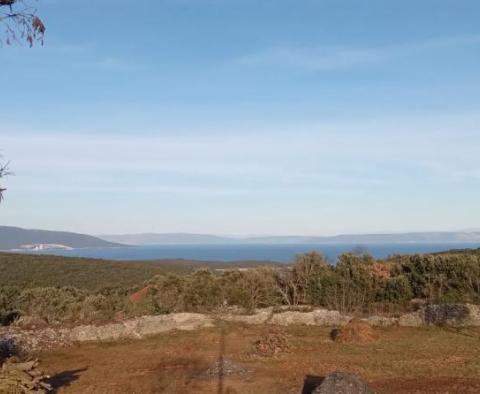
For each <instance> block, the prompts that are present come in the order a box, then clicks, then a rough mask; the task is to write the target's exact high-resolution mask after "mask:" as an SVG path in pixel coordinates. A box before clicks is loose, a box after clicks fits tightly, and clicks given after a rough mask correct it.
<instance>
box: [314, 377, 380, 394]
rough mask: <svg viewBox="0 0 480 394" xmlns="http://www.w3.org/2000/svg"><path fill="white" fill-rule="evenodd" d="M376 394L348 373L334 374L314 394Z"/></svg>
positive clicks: (326, 378)
mask: <svg viewBox="0 0 480 394" xmlns="http://www.w3.org/2000/svg"><path fill="white" fill-rule="evenodd" d="M339 393H341V394H375V391H373V389H371V388H370V387H369V386H368V385H367V384H366V383H365V382H363V381H362V380H361V379H360V378H359V377H358V376H357V375H354V374H352V373H347V372H334V373H332V374H330V375H328V376H327V377H325V379H324V380H323V382H322V383H321V384H320V386H318V387H317V388H316V389H315V390H313V392H312V394H339Z"/></svg>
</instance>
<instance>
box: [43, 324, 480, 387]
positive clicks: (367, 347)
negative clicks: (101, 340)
mask: <svg viewBox="0 0 480 394" xmlns="http://www.w3.org/2000/svg"><path fill="white" fill-rule="evenodd" d="M221 332H222V331H221V330H220V329H218V328H212V329H205V330H201V331H196V332H171V333H167V334H163V335H159V336H156V337H153V338H150V339H147V340H141V341H128V342H120V343H113V344H89V345H82V346H78V347H75V348H70V349H62V350H58V351H55V352H53V353H44V354H41V355H39V356H40V357H41V360H42V367H43V368H45V369H46V370H47V371H48V372H49V373H50V374H51V375H56V376H55V377H54V379H53V381H52V382H53V384H54V385H56V386H57V387H58V392H59V393H85V394H86V393H103V394H108V393H142V394H143V393H198V394H202V393H215V392H222V393H246V394H249V393H251V394H253V393H262V394H273V393H299V392H301V388H302V386H303V384H304V380H305V378H306V376H307V375H312V376H325V375H326V374H328V373H330V372H333V371H335V370H344V371H351V372H354V373H357V374H359V375H360V376H361V377H362V378H363V379H365V380H366V381H367V382H368V383H369V384H370V385H372V386H373V387H374V388H375V389H377V390H378V392H379V393H457V392H461V393H479V392H480V346H479V338H480V330H479V329H475V330H446V329H440V328H422V329H407V328H391V329H381V330H377V332H378V340H377V341H376V342H372V343H366V344H361V345H359V344H353V343H348V344H343V343H337V342H333V341H331V340H330V339H329V332H330V329H328V328H322V327H289V328H285V329H284V332H285V334H287V335H288V338H289V342H290V343H291V345H292V346H291V351H290V352H289V353H281V354H278V356H277V357H275V358H270V359H262V358H258V357H254V356H252V352H251V349H252V345H253V344H254V343H255V341H257V340H259V339H260V338H262V335H264V333H265V328H264V327H254V326H244V325H238V324H236V325H227V326H226V328H225V330H224V331H223V332H224V333H225V335H224V336H222V335H221ZM220 349H224V351H223V353H224V356H225V357H228V359H230V360H232V361H233V362H234V363H235V364H236V365H239V366H241V367H244V368H245V369H247V370H251V371H253V372H252V373H249V374H243V375H235V374H233V375H228V376H226V377H224V379H219V378H218V377H212V376H208V374H206V373H205V372H206V371H207V370H208V369H209V368H210V367H211V366H212V365H214V364H215V362H216V361H217V360H218V358H219V353H220ZM219 389H220V390H221V391H220V390H219Z"/></svg>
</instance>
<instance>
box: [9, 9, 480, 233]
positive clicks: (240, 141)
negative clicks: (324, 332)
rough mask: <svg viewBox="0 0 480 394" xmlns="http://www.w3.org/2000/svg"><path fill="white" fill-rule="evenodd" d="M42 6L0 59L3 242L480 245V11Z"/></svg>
mask: <svg viewBox="0 0 480 394" xmlns="http://www.w3.org/2000/svg"><path fill="white" fill-rule="evenodd" d="M134 3H135V6H132V4H133V3H132V2H131V1H126V0H96V1H95V2H92V1H91V0H75V1H73V0H39V1H38V2H35V5H36V6H37V8H38V13H39V15H40V16H41V17H42V19H43V20H44V23H45V25H46V26H47V34H46V39H45V45H44V46H41V45H36V46H35V47H34V48H32V49H30V48H28V45H26V44H22V45H12V46H2V47H0V61H1V64H2V72H1V73H0V89H1V92H2V95H1V99H0V102H1V105H0V152H1V154H2V156H3V159H2V160H3V161H4V162H5V161H7V160H8V161H10V168H11V170H12V171H13V172H14V175H13V176H10V177H8V178H7V179H5V180H2V186H4V187H7V188H8V190H7V193H6V196H5V197H6V198H5V201H4V203H2V204H1V205H0V225H12V226H20V227H26V228H41V229H53V230H69V231H77V232H85V233H90V234H106V233H110V234H119V233H136V232H195V233H210V234H224V235H253V234H254V235H267V234H268V235H287V234H289V235H292V234H294V235H334V234H341V233H342V234H344V233H385V232H405V231H449V230H465V229H478V228H479V227H480V207H479V204H478V199H479V196H480V111H479V109H480V67H479V66H480V24H479V23H478V20H479V17H480V2H479V1H478V0H388V1H385V0H143V1H140V2H134Z"/></svg>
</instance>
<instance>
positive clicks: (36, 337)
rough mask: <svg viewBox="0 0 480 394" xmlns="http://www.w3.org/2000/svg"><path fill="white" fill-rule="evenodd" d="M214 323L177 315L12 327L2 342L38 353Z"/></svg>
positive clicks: (204, 317)
mask: <svg viewBox="0 0 480 394" xmlns="http://www.w3.org/2000/svg"><path fill="white" fill-rule="evenodd" d="M212 326H213V320H212V318H211V317H209V316H207V315H202V314H198V313H175V314H171V315H160V316H142V317H138V318H135V319H131V320H126V321H124V322H120V323H111V324H105V325H100V326H95V325H82V326H77V327H74V328H46V329H40V330H20V329H18V328H15V327H14V328H10V329H8V330H6V331H4V332H3V335H2V333H0V337H1V339H2V340H3V341H8V342H9V343H15V344H16V346H17V347H18V348H19V349H20V350H22V349H24V350H27V351H35V350H40V349H49V348H54V347H58V346H67V345H70V344H72V343H75V342H89V341H115V340H119V339H128V338H144V337H146V336H149V335H155V334H160V333H162V332H166V331H171V330H185V331H192V330H196V329H200V328H206V327H212Z"/></svg>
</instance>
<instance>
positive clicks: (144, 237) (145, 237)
mask: <svg viewBox="0 0 480 394" xmlns="http://www.w3.org/2000/svg"><path fill="white" fill-rule="evenodd" d="M98 237H99V238H101V239H104V240H106V241H110V242H120V243H122V244H126V245H182V244H183V245H199V244H231V243H234V242H236V240H235V239H233V238H228V237H220V236H217V235H208V234H188V233H171V234H170V233H168V234H156V233H145V234H121V235H99V236H98Z"/></svg>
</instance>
